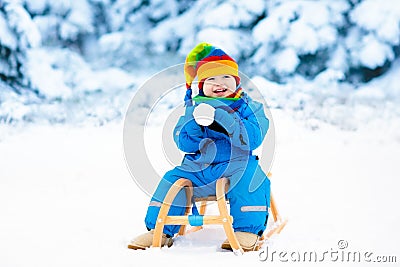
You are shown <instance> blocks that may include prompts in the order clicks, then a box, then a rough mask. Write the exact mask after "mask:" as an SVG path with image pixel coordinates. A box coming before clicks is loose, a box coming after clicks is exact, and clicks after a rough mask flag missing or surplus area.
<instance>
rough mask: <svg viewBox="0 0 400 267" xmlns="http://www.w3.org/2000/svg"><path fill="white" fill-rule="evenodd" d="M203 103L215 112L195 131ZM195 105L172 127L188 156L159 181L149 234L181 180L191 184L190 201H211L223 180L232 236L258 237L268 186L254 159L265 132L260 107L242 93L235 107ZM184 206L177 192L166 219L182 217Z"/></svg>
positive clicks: (223, 102)
mask: <svg viewBox="0 0 400 267" xmlns="http://www.w3.org/2000/svg"><path fill="white" fill-rule="evenodd" d="M194 100H196V98H194ZM203 101H204V102H205V103H207V104H210V105H212V106H213V107H215V108H216V110H215V118H214V122H213V123H212V124H211V125H210V126H199V125H198V124H197V123H196V122H195V120H194V118H193V109H194V107H195V106H196V105H198V104H199V102H203ZM237 101H238V102H237ZM196 105H195V106H188V107H186V111H185V114H184V115H183V116H182V117H180V119H179V121H178V123H177V125H176V126H175V129H174V140H175V143H176V144H177V146H178V148H179V149H180V150H182V151H184V152H185V153H186V154H185V156H184V158H183V161H182V164H181V166H177V167H175V168H174V169H172V170H170V171H168V172H167V173H165V175H164V177H163V178H162V179H161V181H160V183H159V185H158V187H157V189H156V191H155V193H154V195H153V197H152V199H151V201H150V204H149V207H148V210H147V214H146V218H145V223H146V226H147V228H148V229H154V228H155V223H156V219H157V216H158V212H159V210H160V206H161V202H162V201H163V200H164V198H165V195H166V194H167V192H168V190H169V188H170V187H171V185H172V184H173V183H174V182H175V181H177V180H178V179H179V178H186V179H189V180H191V181H192V183H193V186H194V196H195V197H200V196H203V197H204V196H209V195H215V184H216V181H217V179H218V178H220V177H227V178H229V180H230V187H229V191H228V193H227V198H228V199H229V204H230V214H231V215H232V216H233V228H234V230H235V231H242V232H251V233H254V234H257V235H262V233H263V232H264V230H265V228H266V224H267V218H268V206H269V201H270V181H269V179H268V177H267V176H266V175H265V173H264V172H263V171H262V169H261V167H260V166H259V164H258V157H257V156H255V155H252V151H253V150H254V149H256V148H257V147H259V146H260V145H261V143H262V141H263V139H264V137H265V135H266V133H267V130H268V127H269V121H268V119H267V117H266V116H265V114H264V109H263V106H262V104H261V103H258V102H255V101H253V100H252V99H251V98H250V97H249V96H247V94H245V93H242V96H241V99H240V100H236V101H234V100H232V99H221V98H218V99H212V98H207V97H202V98H201V97H198V100H197V101H196ZM232 107H233V109H232ZM185 205H186V196H185V193H184V190H181V192H180V193H179V194H178V195H177V197H176V198H175V200H174V202H173V203H172V206H171V209H170V211H169V215H183V214H184V212H185ZM178 231H179V226H178V225H166V226H165V227H164V233H166V234H168V235H170V236H173V235H174V234H175V233H177V232H178Z"/></svg>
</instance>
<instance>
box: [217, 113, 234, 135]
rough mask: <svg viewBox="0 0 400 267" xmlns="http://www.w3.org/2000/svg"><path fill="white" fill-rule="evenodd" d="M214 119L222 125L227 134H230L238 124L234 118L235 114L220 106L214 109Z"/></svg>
mask: <svg viewBox="0 0 400 267" xmlns="http://www.w3.org/2000/svg"><path fill="white" fill-rule="evenodd" d="M215 121H216V122H218V123H219V124H220V125H221V126H222V127H224V128H225V130H226V131H227V132H228V134H232V133H233V131H234V130H235V127H236V126H237V125H238V124H237V123H236V120H235V115H234V114H230V113H228V112H226V111H225V110H223V109H221V108H218V109H216V110H215Z"/></svg>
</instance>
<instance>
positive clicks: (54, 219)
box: [0, 109, 400, 267]
mask: <svg viewBox="0 0 400 267" xmlns="http://www.w3.org/2000/svg"><path fill="white" fill-rule="evenodd" d="M272 114H273V116H274V123H275V126H276V134H277V147H276V155H275V160H274V164H273V167H272V172H273V176H272V178H271V180H272V190H273V193H274V195H275V198H276V201H277V204H278V208H279V210H280V212H281V214H282V215H283V216H284V217H287V218H288V219H289V223H288V225H287V227H286V228H285V229H284V230H283V232H282V233H281V235H279V236H277V237H276V238H275V239H274V240H272V242H271V243H270V244H269V247H268V248H269V252H271V251H272V250H275V251H277V253H279V252H282V251H287V252H288V253H290V252H299V253H304V252H306V251H316V252H317V253H319V254H318V255H319V256H320V257H322V254H323V252H324V251H328V252H332V251H335V250H336V251H338V250H339V249H338V241H339V240H345V241H347V242H348V248H347V249H345V250H344V251H349V252H355V251H360V252H372V253H373V254H372V256H371V257H370V258H371V259H375V258H373V257H375V256H377V255H385V256H397V263H386V264H382V263H379V264H378V263H375V264H373V263H369V265H370V266H375V265H376V266H398V264H399V261H400V254H399V252H398V249H397V248H398V240H399V239H400V231H398V225H399V224H400V214H399V212H398V208H397V204H398V203H399V201H400V196H399V194H398V188H399V185H400V182H399V181H398V177H399V173H400V165H399V164H398V161H399V160H398V159H399V158H400V142H399V140H398V139H396V138H395V137H394V136H393V135H385V129H375V131H371V129H367V130H362V129H361V130H358V131H343V130H339V129H338V128H337V127H332V126H328V125H320V129H319V130H317V131H312V130H310V129H309V128H305V127H304V126H303V124H301V123H299V122H298V121H296V120H294V119H293V117H292V116H289V115H288V114H287V113H285V112H283V111H282V110H278V109H274V110H272ZM122 128H123V127H122V125H121V124H120V123H118V122H116V123H110V124H107V125H105V126H103V127H89V126H87V127H73V126H68V125H64V126H41V125H34V126H27V127H24V128H23V129H17V128H12V129H10V128H7V129H5V128H4V129H2V132H3V136H2V137H1V142H0V162H1V168H0V177H1V179H0V203H1V204H0V216H1V220H0V266H4V267H14V266H41V267H45V266H57V267H58V266H86V267H87V266H137V265H139V264H140V265H145V264H151V265H157V264H162V265H163V266H188V265H190V266H204V265H206V266H215V265H221V264H224V265H226V266H249V265H250V266H253V265H254V266H255V265H257V266H265V265H268V264H271V258H270V257H269V258H268V259H266V260H265V261H261V259H263V258H262V257H260V255H259V254H260V253H259V252H251V253H246V254H245V255H244V256H243V257H236V256H234V255H233V253H230V252H227V251H222V250H221V249H220V248H219V245H220V243H221V242H222V241H223V240H224V238H225V237H224V233H223V231H222V228H221V227H219V226H214V227H208V228H206V229H204V230H203V231H200V232H196V233H193V234H190V235H188V236H185V237H179V238H177V239H176V241H175V244H174V246H172V247H171V248H169V249H162V250H161V251H160V250H158V249H150V250H146V251H133V250H129V249H127V248H126V245H127V243H128V242H129V241H130V239H131V238H132V237H134V236H136V235H137V234H140V233H142V232H143V231H145V228H144V224H143V218H144V214H145V211H146V205H147V203H148V196H147V195H146V194H145V193H143V192H142V191H140V189H139V188H138V187H137V185H136V184H135V182H134V181H133V180H132V178H131V177H130V174H129V172H128V169H127V167H126V165H125V161H124V155H123V144H122ZM5 130H7V134H4V133H5ZM153 130H157V128H153ZM155 149H157V148H155ZM161 156H162V155H160V157H161ZM154 160H157V159H154ZM159 160H162V159H161V158H160V159H159ZM211 210H212V209H211ZM339 251H342V250H339ZM263 255H264V256H265V255H266V254H265V253H264V254H263ZM264 259H265V258H264ZM286 259H289V261H288V262H281V261H280V260H279V258H277V254H275V258H274V260H273V262H274V263H281V265H283V266H286V265H287V264H291V263H292V264H293V261H292V260H291V259H290V257H288V256H286ZM319 259H320V258H319ZM362 262H363V261H362ZM332 263H333V261H332V260H331V258H328V257H327V256H326V257H325V260H324V261H322V262H320V263H318V265H321V266H325V265H332ZM296 264H297V265H298V266H303V265H304V266H308V265H309V263H308V264H307V262H306V263H304V264H302V263H299V262H296ZM313 264H316V263H313ZM335 264H342V262H340V260H339V261H336V263H335ZM352 265H354V263H350V266H352ZM362 265H364V264H362Z"/></svg>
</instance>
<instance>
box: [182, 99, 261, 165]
mask: <svg viewBox="0 0 400 267" xmlns="http://www.w3.org/2000/svg"><path fill="white" fill-rule="evenodd" d="M241 98H242V101H240V105H239V106H238V107H236V108H235V110H232V109H230V108H229V106H230V105H232V104H233V102H234V101H233V100H230V99H221V98H218V99H212V98H203V100H200V101H196V104H195V105H194V106H188V107H186V110H185V114H184V115H183V116H182V117H180V119H179V121H178V123H177V125H176V126H175V129H174V140H175V143H176V144H177V146H178V148H179V149H180V150H182V151H183V152H185V153H186V154H185V157H184V162H185V163H186V164H188V163H189V164H190V162H193V163H201V164H215V163H221V162H226V161H230V160H240V159H241V158H247V157H249V155H252V151H253V150H254V149H256V148H257V147H259V146H260V145H261V143H262V141H263V139H264V137H265V135H266V134H267V131H268V127H269V120H268V118H267V117H266V116H265V113H264V108H263V105H262V104H261V103H259V102H256V101H253V100H252V99H251V98H250V97H249V96H248V95H247V94H245V93H243V94H242V96H241ZM203 101H204V102H205V103H207V104H210V105H212V106H214V107H215V108H216V111H215V121H214V123H212V124H211V125H210V126H199V125H198V124H197V123H196V121H195V120H194V118H193V110H194V107H195V106H197V105H198V104H199V103H200V102H203ZM237 101H239V100H237ZM238 103H239V102H238ZM229 111H230V112H229Z"/></svg>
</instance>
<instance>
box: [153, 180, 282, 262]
mask: <svg viewBox="0 0 400 267" xmlns="http://www.w3.org/2000/svg"><path fill="white" fill-rule="evenodd" d="M270 175H271V174H270V173H268V176H270ZM228 188H229V180H228V179H227V178H225V177H222V178H220V179H218V180H217V184H216V196H209V197H202V198H195V199H194V201H195V202H201V206H200V212H199V213H200V215H202V216H203V217H202V219H203V224H220V225H222V226H223V228H224V231H225V234H226V236H227V238H228V240H229V243H230V245H231V248H232V250H233V251H234V252H235V254H237V255H240V254H243V252H244V251H243V249H242V247H241V246H240V243H239V241H238V240H237V238H236V235H235V233H234V229H233V227H232V223H233V217H232V216H230V214H229V212H228V208H227V203H228V201H227V200H226V198H225V194H226V192H227V191H228ZM182 189H184V190H185V192H186V199H187V202H186V210H185V215H183V216H168V212H169V209H170V207H171V203H172V202H173V201H174V199H175V197H176V195H177V194H178V193H179V191H180V190H182ZM192 197H193V187H192V182H191V181H190V180H188V179H185V178H181V179H178V180H177V181H176V182H175V183H174V184H173V185H172V187H171V188H170V189H169V191H168V193H167V195H166V197H165V199H164V202H163V203H162V205H161V208H160V211H159V214H158V218H157V222H156V226H155V229H154V237H153V247H161V240H162V234H163V229H164V226H165V225H181V227H180V229H179V232H178V234H179V235H184V234H185V233H186V226H187V225H188V224H190V223H189V217H188V216H190V215H189V213H190V210H191V206H192V203H191V201H192ZM209 201H217V204H218V210H219V215H204V214H205V211H206V206H207V202H209ZM269 211H270V214H272V216H273V220H274V227H273V228H272V229H270V230H267V231H266V232H265V233H264V235H263V236H262V237H261V238H260V245H262V242H264V240H265V239H269V238H271V236H273V235H274V234H279V233H280V232H281V231H282V229H283V228H284V227H285V225H286V223H287V220H283V221H282V219H281V216H280V215H279V212H278V209H277V206H276V202H275V199H274V197H273V196H272V194H271V196H270V207H269ZM200 229H202V226H194V227H192V228H191V229H190V230H189V231H188V232H194V231H198V230H200Z"/></svg>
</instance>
